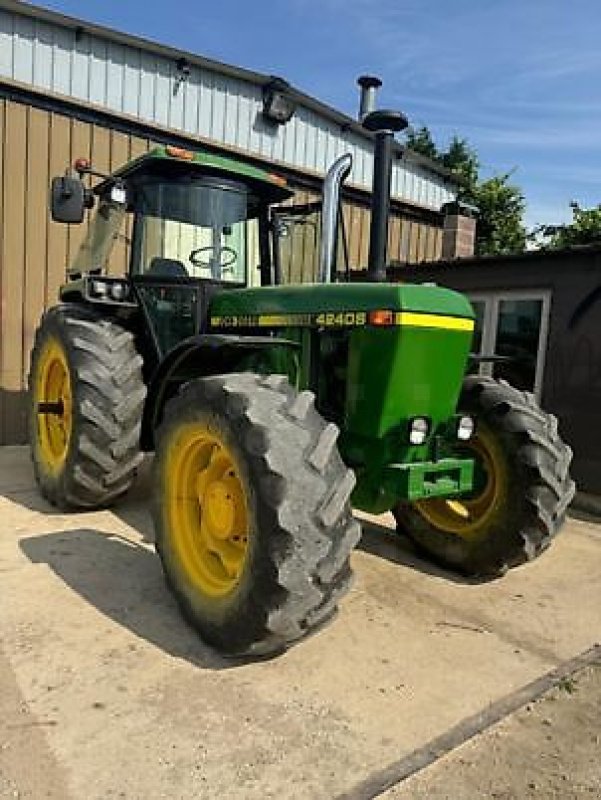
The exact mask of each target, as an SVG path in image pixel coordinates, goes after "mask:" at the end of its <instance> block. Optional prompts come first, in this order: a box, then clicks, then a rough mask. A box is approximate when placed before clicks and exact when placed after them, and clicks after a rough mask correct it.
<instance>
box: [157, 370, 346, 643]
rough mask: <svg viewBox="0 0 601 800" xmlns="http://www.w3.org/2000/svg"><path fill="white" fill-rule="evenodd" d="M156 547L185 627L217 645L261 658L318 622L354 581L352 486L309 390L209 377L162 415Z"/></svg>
mask: <svg viewBox="0 0 601 800" xmlns="http://www.w3.org/2000/svg"><path fill="white" fill-rule="evenodd" d="M164 419H165V422H164V423H163V424H162V425H161V428H160V430H159V432H158V436H157V453H156V459H155V480H156V487H155V508H154V518H155V529H156V546H157V550H158V553H159V555H160V557H161V560H162V563H163V567H164V570H165V574H166V578H167V581H168V583H169V585H170V587H171V589H172V591H173V592H174V594H175V596H176V598H177V600H178V602H179V603H180V606H181V607H182V610H183V612H184V614H185V616H186V617H187V619H188V620H189V621H190V622H191V623H192V625H194V627H195V628H196V629H197V630H198V631H199V633H200V635H201V636H202V637H203V639H205V640H206V641H207V642H209V643H210V644H212V645H214V646H215V647H217V648H218V649H220V650H222V651H224V652H227V653H230V654H236V655H255V654H256V655H266V654H272V653H275V652H278V651H281V650H283V649H285V648H286V647H287V646H289V645H290V644H291V643H292V642H294V641H296V640H298V639H301V638H302V637H303V636H305V635H307V634H308V633H310V632H311V631H313V630H315V629H316V628H317V627H318V626H320V625H322V624H323V623H324V622H326V621H327V620H328V619H329V618H330V617H331V616H332V615H333V613H334V612H335V610H336V605H337V602H338V600H339V599H340V597H341V596H342V595H343V594H344V593H345V592H346V591H347V590H348V588H349V585H350V578H351V573H350V567H349V554H350V551H351V550H352V549H353V547H354V546H355V544H356V542H357V540H358V538H359V535H360V529H359V525H358V523H357V522H356V521H355V520H353V518H352V515H351V509H350V505H349V497H350V493H351V491H352V488H353V485H354V476H353V473H352V472H351V471H350V470H348V469H347V468H346V467H345V466H344V464H343V463H342V460H341V459H340V456H339V454H338V450H337V447H336V439H337V435H338V429H337V428H336V426H335V425H331V424H328V423H326V422H325V421H324V420H323V418H322V417H321V416H320V415H319V414H318V413H317V411H316V410H315V408H314V405H313V395H312V393H311V392H301V393H296V392H295V391H294V390H293V389H292V388H291V387H290V385H289V384H288V382H287V381H286V379H285V378H284V377H282V376H278V375H273V376H269V377H262V376H259V375H254V374H250V373H244V374H232V375H227V376H214V377H208V378H202V379H199V380H195V381H193V382H191V383H188V384H187V385H185V386H184V387H183V388H182V390H181V391H180V393H179V395H178V396H177V397H175V398H174V399H172V400H171V401H170V402H169V404H168V405H167V407H166V410H165V416H164Z"/></svg>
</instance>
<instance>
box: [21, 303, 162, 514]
mask: <svg viewBox="0 0 601 800" xmlns="http://www.w3.org/2000/svg"><path fill="white" fill-rule="evenodd" d="M141 368H142V358H141V357H140V356H139V355H138V354H137V352H136V348H135V343H134V337H133V335H132V334H131V333H130V332H129V331H127V330H125V329H124V328H122V327H121V326H120V325H117V324H115V323H114V322H111V321H109V320H107V319H103V318H102V317H101V316H100V315H99V314H98V313H96V312H95V311H93V310H92V309H89V308H87V307H85V306H77V305H72V304H64V305H59V306H55V307H54V308H51V309H50V310H49V311H48V312H47V313H46V314H44V317H43V318H42V321H41V322H40V326H39V328H38V330H37V332H36V336H35V342H34V346H33V350H32V354H31V368H30V373H29V440H30V445H31V456H32V461H33V466H34V472H35V477H36V480H37V483H38V486H39V487H40V491H41V493H42V494H43V496H44V497H45V498H46V499H47V500H49V501H50V502H51V503H52V504H53V505H55V506H58V507H59V508H62V509H75V508H87V509H91V508H99V507H102V506H106V505H108V504H109V503H111V502H112V501H114V500H115V499H116V498H118V497H119V496H121V495H122V494H124V492H126V491H127V489H128V488H129V486H130V485H131V483H132V481H133V479H134V476H135V472H136V468H137V466H138V464H139V463H140V461H141V459H142V454H141V453H140V448H139V440H140V423H141V418H142V408H143V405H144V398H145V396H146V387H145V386H144V382H143V380H142V369H141Z"/></svg>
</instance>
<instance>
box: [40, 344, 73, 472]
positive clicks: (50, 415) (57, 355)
mask: <svg viewBox="0 0 601 800" xmlns="http://www.w3.org/2000/svg"><path fill="white" fill-rule="evenodd" d="M35 401H36V411H37V415H38V418H37V428H38V444H39V449H40V454H41V457H42V459H43V461H44V462H45V463H46V466H47V467H48V468H49V469H51V470H57V469H59V468H60V467H61V466H62V465H63V464H64V462H65V460H66V458H67V453H68V450H69V443H70V441H71V427H72V411H73V402H72V396H71V377H70V372H69V365H68V363H67V357H66V354H65V352H64V350H63V348H62V346H61V345H60V344H59V342H57V341H56V340H51V341H49V342H48V345H47V346H46V347H45V348H44V350H43V351H42V353H41V355H40V359H39V362H38V367H37V379H36V384H35Z"/></svg>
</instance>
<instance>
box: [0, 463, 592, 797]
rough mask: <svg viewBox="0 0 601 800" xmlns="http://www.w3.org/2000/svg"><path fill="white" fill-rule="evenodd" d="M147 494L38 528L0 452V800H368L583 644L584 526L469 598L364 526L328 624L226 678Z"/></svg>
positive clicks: (588, 626) (34, 502)
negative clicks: (389, 773) (177, 600)
mask: <svg viewBox="0 0 601 800" xmlns="http://www.w3.org/2000/svg"><path fill="white" fill-rule="evenodd" d="M147 493H148V482H147V481H146V480H145V478H144V476H142V477H141V480H140V481H139V482H138V486H137V487H136V489H135V490H134V492H133V493H132V496H131V497H130V498H129V499H128V500H127V501H126V502H124V503H123V504H122V505H120V506H119V507H118V508H116V509H115V510H114V511H112V512H109V511H105V512H100V513H88V514H75V515H62V514H57V513H55V512H54V511H53V510H52V509H51V508H50V507H49V506H48V505H47V504H46V503H44V502H43V501H42V500H41V499H40V498H39V497H38V495H37V493H36V491H35V488H34V485H33V479H32V474H31V470H30V467H29V463H28V453H27V451H26V450H25V449H23V448H3V449H1V450H0V520H1V522H2V527H1V535H0V608H1V610H2V613H1V614H0V636H1V650H0V688H1V692H0V697H1V699H0V775H1V776H0V797H2V796H4V795H2V792H3V791H4V792H5V796H7V797H12V796H14V797H33V798H36V800H37V798H45V797H53V798H60V800H83V798H85V799H86V800H96V798H98V799H100V798H102V800H106V799H107V798H127V799H128V800H130V799H132V800H134V799H136V800H137V798H140V800H142V799H143V800H154V798H163V797H164V798H170V800H177V799H178V798H182V800H184V799H185V800H188V799H189V798H228V800H230V798H231V800H236V798H244V799H245V800H250V799H252V798H261V799H262V800H263V799H264V798H276V797H277V798H312V799H313V798H331V797H336V796H339V795H342V794H346V795H347V796H354V797H367V796H373V792H374V789H373V787H374V786H377V781H376V782H375V783H374V782H373V781H372V784H371V786H372V788H371V789H369V779H370V776H374V775H376V776H377V775H379V774H383V773H382V771H384V772H385V771H386V769H387V768H388V767H389V766H390V765H391V764H392V765H394V764H395V763H398V762H399V760H400V759H401V760H402V759H403V758H405V757H408V756H410V754H412V753H414V752H415V751H416V750H419V748H421V747H423V746H424V744H426V743H427V742H429V741H430V740H432V739H435V738H436V737H438V736H440V735H441V734H444V733H445V731H448V730H449V729H450V728H452V727H453V726H455V725H457V724H458V723H460V722H461V721H462V720H464V719H465V718H467V717H470V716H471V715H474V714H476V713H477V712H480V711H482V710H483V709H486V708H487V707H489V706H490V704H491V703H493V702H495V701H498V700H500V699H502V698H505V697H506V696H507V695H510V694H511V693H513V692H515V691H516V690H517V689H519V688H520V687H522V686H524V685H525V684H528V683H529V682H531V681H534V680H536V679H537V678H539V677H540V676H541V675H542V674H544V673H545V672H547V671H549V670H551V669H553V668H555V667H557V666H558V665H561V664H562V663H563V662H565V661H566V660H569V659H572V658H574V657H575V656H577V655H578V654H580V653H582V652H583V651H585V650H586V649H587V648H590V646H591V645H593V644H594V643H595V642H596V641H599V640H600V639H601V612H600V609H601V526H599V525H595V524H593V523H589V522H584V521H577V520H572V521H571V522H570V523H569V525H568V526H567V528H566V530H565V531H564V532H563V534H562V535H561V536H560V537H559V538H558V540H557V541H556V543H555V544H554V546H553V547H552V548H551V549H550V550H549V551H548V552H547V553H545V554H544V555H543V556H542V557H541V558H540V559H539V560H538V561H536V562H534V563H532V564H529V565H526V566H524V567H521V568H519V569H516V570H513V571H512V572H510V573H509V574H508V575H507V576H505V577H504V578H503V579H502V580H498V581H493V582H491V583H485V584H478V583H472V582H469V581H465V580H461V579H459V578H457V577H455V576H453V575H451V574H448V573H445V572H442V571H440V570H438V569H436V568H433V567H432V566H430V565H429V564H427V563H425V562H423V561H422V560H420V559H419V558H417V557H416V556H415V555H414V554H413V553H412V551H411V548H410V546H409V545H408V544H407V543H406V542H405V541H403V540H401V539H398V538H396V537H395V536H393V535H392V534H391V532H390V531H389V530H388V529H387V528H386V527H385V525H386V522H387V520H386V519H383V520H381V521H380V522H379V524H375V523H366V524H365V525H364V536H363V540H362V543H361V547H360V549H359V550H357V552H356V553H355V554H354V557H353V562H354V568H355V573H356V583H355V587H354V589H353V591H352V593H351V594H350V595H349V596H348V597H347V598H346V599H345V601H344V602H343V604H342V608H341V613H340V614H339V616H338V618H337V620H336V621H335V622H334V623H333V624H332V625H330V626H329V627H328V628H327V629H325V630H324V631H322V632H321V633H319V634H318V635H316V636H314V637H313V638H311V639H310V640H308V641H306V642H304V643H302V644H300V645H299V646H297V647H295V648H293V649H292V650H291V651H289V652H288V653H286V654H285V655H283V656H281V657H279V658H277V659H274V660H271V661H265V662H260V663H251V664H242V665H240V664H233V663H232V662H228V661H224V660H222V659H221V658H220V657H219V656H217V655H216V654H215V653H214V652H213V651H211V650H210V649H209V648H207V647H205V646H204V645H203V643H202V642H201V641H200V640H199V639H198V638H197V637H196V635H195V634H194V632H193V631H191V630H190V629H189V628H188V627H187V626H186V624H185V623H184V622H183V621H182V619H181V617H180V615H179V613H178V611H177V608H176V607H175V605H174V602H173V601H172V599H171V597H170V595H169V594H168V592H167V591H166V589H165V586H164V584H163V579H162V573H161V569H160V565H159V562H158V559H157V557H156V556H155V555H154V551H153V547H152V544H151V539H152V527H151V524H150V520H149V517H148V513H147ZM2 768H3V773H2V772H1V770H2ZM11 792H14V793H15V794H11ZM370 792H371V794H370Z"/></svg>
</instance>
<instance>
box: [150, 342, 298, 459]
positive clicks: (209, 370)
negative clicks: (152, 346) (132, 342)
mask: <svg viewBox="0 0 601 800" xmlns="http://www.w3.org/2000/svg"><path fill="white" fill-rule="evenodd" d="M299 348H300V345H299V343H298V342H294V341H291V340H290V339H280V338H276V337H272V336H236V335H232V334H212V333H205V334H199V335H197V336H192V337H190V338H189V339H184V341H182V342H180V343H179V344H178V345H176V346H175V347H174V348H173V350H171V351H170V352H169V353H167V355H166V356H165V358H164V359H163V360H162V361H161V363H160V364H159V365H158V367H157V368H156V370H155V372H154V374H153V375H152V378H151V379H150V382H149V384H148V394H147V397H146V403H145V405H144V414H143V417H142V430H141V434H140V441H141V446H142V449H143V450H146V451H149V450H153V449H154V434H155V431H156V429H157V427H158V425H160V422H161V419H162V416H163V410H164V408H165V403H166V402H167V401H168V400H169V399H170V398H171V397H172V396H173V395H174V394H175V393H176V392H177V390H178V389H179V387H180V386H181V384H183V383H186V382H187V381H190V380H194V379H195V378H202V377H204V376H206V375H221V374H227V373H228V372H236V370H237V369H240V371H245V370H246V369H247V368H245V367H244V366H243V362H244V361H245V360H246V359H248V358H250V357H253V356H265V361H267V359H268V357H269V355H272V354H275V353H276V352H278V351H279V355H280V356H281V355H283V356H284V358H285V359H287V360H288V363H289V364H290V362H291V361H292V363H293V364H294V371H296V366H297V363H296V359H295V358H294V356H295V355H296V353H297V352H298V350H299ZM282 351H283V352H282ZM280 371H283V370H280Z"/></svg>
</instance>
